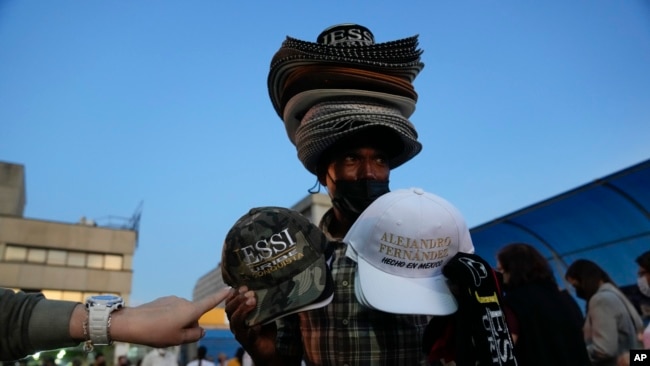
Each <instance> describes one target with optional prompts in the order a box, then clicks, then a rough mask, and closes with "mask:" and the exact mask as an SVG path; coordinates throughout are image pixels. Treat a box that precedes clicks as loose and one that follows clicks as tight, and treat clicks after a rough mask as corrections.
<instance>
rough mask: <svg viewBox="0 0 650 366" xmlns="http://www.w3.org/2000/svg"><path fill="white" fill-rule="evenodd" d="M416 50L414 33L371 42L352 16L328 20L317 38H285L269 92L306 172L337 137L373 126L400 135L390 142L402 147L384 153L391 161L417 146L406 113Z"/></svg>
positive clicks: (412, 98)
mask: <svg viewBox="0 0 650 366" xmlns="http://www.w3.org/2000/svg"><path fill="white" fill-rule="evenodd" d="M421 54H422V50H420V49H419V48H418V36H417V35H415V36H412V37H408V38H404V39H399V40H395V41H390V42H383V43H376V42H375V37H374V35H373V34H372V32H371V31H370V30H369V29H368V28H366V27H364V26H361V25H358V24H340V25H336V26H333V27H330V28H327V29H325V30H324V31H323V32H321V34H320V35H319V36H318V37H317V42H309V41H302V40H298V39H295V38H292V37H287V38H286V40H285V41H284V42H283V43H282V46H281V47H280V49H279V50H278V51H277V52H276V53H275V55H274V56H273V59H272V61H271V68H270V71H269V75H268V80H267V83H268V90H269V96H270V98H271V102H272V103H273V107H274V109H275V111H276V113H277V114H278V116H280V118H281V119H282V120H283V122H284V125H285V128H286V132H287V136H288V137H289V140H290V141H291V142H292V143H293V144H294V145H296V148H297V150H298V157H299V159H300V160H301V161H302V163H303V164H304V165H305V167H306V168H307V169H308V170H309V171H310V172H312V173H315V170H316V164H317V163H318V161H319V159H320V155H321V154H322V153H323V152H325V150H326V149H328V148H329V147H331V146H332V145H333V144H334V143H335V142H336V141H337V140H339V139H341V138H344V137H346V136H349V135H350V134H356V133H360V132H361V130H365V129H366V128H368V127H373V126H383V127H386V128H387V129H389V130H392V131H393V132H395V133H394V134H391V135H395V136H398V137H399V139H398V140H397V141H396V142H395V144H399V145H401V146H403V151H401V152H399V153H397V154H394V156H393V157H392V158H391V159H390V160H389V163H390V165H391V167H392V168H394V167H397V166H399V165H401V164H403V163H404V162H406V161H407V160H409V159H411V158H412V157H413V156H415V155H416V154H417V153H418V152H419V151H420V150H421V148H422V146H421V145H420V143H419V142H418V141H417V133H416V131H415V128H414V127H413V125H412V124H411V122H409V121H408V118H409V117H410V116H411V114H412V113H413V112H414V110H415V104H416V102H417V93H416V92H415V89H414V87H413V84H412V83H413V81H414V80H415V78H416V76H417V75H418V74H419V72H420V71H421V70H422V68H423V67H424V64H423V63H422V62H421V60H420V55H421ZM332 103H333V104H332ZM334 110H335V111H336V113H337V114H336V115H328V114H329V113H330V112H332V111H334Z"/></svg>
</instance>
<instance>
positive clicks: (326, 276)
mask: <svg viewBox="0 0 650 366" xmlns="http://www.w3.org/2000/svg"><path fill="white" fill-rule="evenodd" d="M254 291H255V294H256V296H257V306H256V307H255V308H254V309H253V310H251V312H250V313H249V314H248V316H247V318H246V324H247V325H248V326H254V325H257V324H267V323H270V322H272V321H274V320H276V319H279V318H281V317H283V316H286V315H288V314H292V313H296V312H300V311H304V310H310V309H314V308H318V307H323V306H326V305H327V304H329V302H331V300H332V294H333V292H334V285H333V282H332V278H331V275H330V273H329V268H328V267H327V263H326V261H325V258H324V257H322V258H320V259H318V260H317V261H315V262H314V263H312V264H311V265H310V266H309V267H308V268H307V269H306V270H304V271H302V272H300V273H299V274H297V275H296V276H294V277H293V278H292V279H290V280H288V281H285V282H282V283H279V284H277V285H276V286H273V287H268V288H264V289H257V290H254Z"/></svg>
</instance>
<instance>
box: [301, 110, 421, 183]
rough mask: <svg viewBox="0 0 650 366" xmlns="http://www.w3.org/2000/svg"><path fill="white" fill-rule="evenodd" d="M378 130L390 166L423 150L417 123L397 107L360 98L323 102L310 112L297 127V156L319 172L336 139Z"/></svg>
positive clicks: (399, 163)
mask: <svg viewBox="0 0 650 366" xmlns="http://www.w3.org/2000/svg"><path fill="white" fill-rule="evenodd" d="M378 130H381V132H379V134H380V135H379V136H377V135H375V136H376V139H377V140H378V141H380V142H382V143H383V147H384V152H385V153H387V154H388V165H389V166H390V167H391V169H392V168H396V167H398V166H400V165H402V164H403V163H405V162H407V161H408V160H410V159H411V158H413V157H414V156H415V155H417V154H418V153H419V152H420V150H422V144H420V143H419V142H418V141H417V137H418V134H417V132H416V131H415V127H413V124H411V122H410V121H409V120H408V119H406V118H404V116H402V114H401V113H400V112H399V110H398V109H397V108H394V107H391V106H388V105H386V104H383V103H380V102H377V101H374V100H371V99H361V98H357V99H355V100H350V99H345V100H339V101H326V102H321V103H319V104H317V105H315V106H313V107H312V108H311V109H310V110H309V111H308V112H307V114H306V115H305V117H304V118H303V120H302V123H301V125H300V127H298V129H297V131H296V148H297V150H298V159H300V161H301V162H302V164H303V165H304V166H305V168H307V170H309V171H310V172H312V173H313V174H317V166H318V163H319V162H320V159H321V156H322V155H323V154H324V153H326V152H327V151H328V150H329V149H330V148H331V147H332V146H335V145H336V143H337V142H339V141H341V140H343V139H346V138H348V137H353V138H354V137H357V136H358V134H363V133H366V132H368V133H369V132H370V131H372V132H373V133H377V131H378Z"/></svg>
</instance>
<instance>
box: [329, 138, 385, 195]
mask: <svg viewBox="0 0 650 366" xmlns="http://www.w3.org/2000/svg"><path fill="white" fill-rule="evenodd" d="M389 175H390V167H389V166H388V161H387V159H386V155H385V154H384V153H383V152H381V151H380V150H379V149H377V148H375V147H372V146H361V147H350V148H348V149H345V150H342V151H341V152H339V153H335V154H333V155H332V158H331V160H330V162H329V165H328V166H327V170H326V174H325V176H324V177H320V179H321V184H323V185H325V186H326V187H327V190H328V192H329V193H330V196H333V195H334V192H335V191H336V184H335V181H337V180H347V181H356V180H361V179H369V180H378V181H387V180H388V177H389Z"/></svg>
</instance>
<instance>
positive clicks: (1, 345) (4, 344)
mask: <svg viewBox="0 0 650 366" xmlns="http://www.w3.org/2000/svg"><path fill="white" fill-rule="evenodd" d="M77 304H78V303H76V302H71V301H53V300H47V299H45V298H44V297H43V295H42V294H26V293H23V292H14V291H12V290H9V289H6V288H0V361H13V360H17V359H20V358H23V357H25V356H28V355H30V354H33V353H36V352H37V351H43V350H48V349H54V348H61V347H73V346H77V345H78V344H79V342H75V341H74V340H73V339H72V338H70V317H71V316H72V310H73V309H74V307H75V306H76V305H77Z"/></svg>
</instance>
